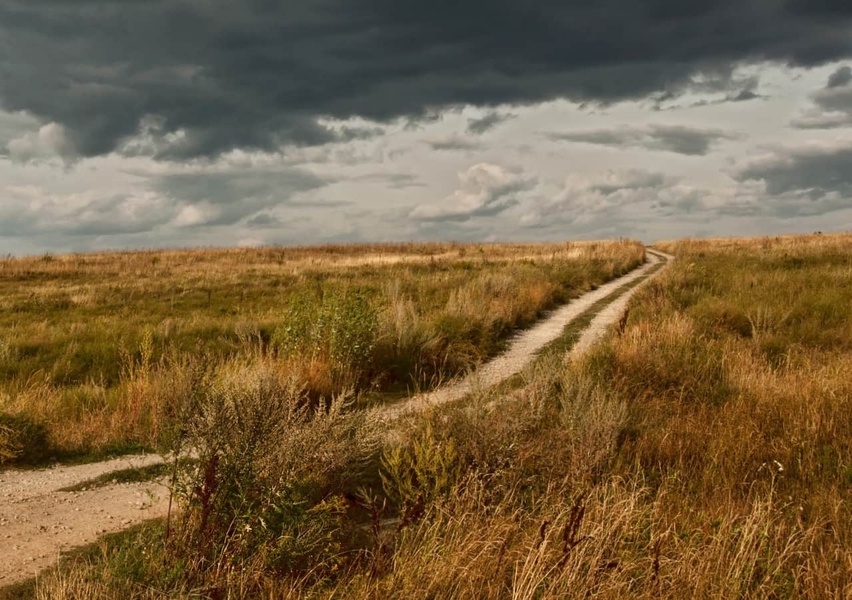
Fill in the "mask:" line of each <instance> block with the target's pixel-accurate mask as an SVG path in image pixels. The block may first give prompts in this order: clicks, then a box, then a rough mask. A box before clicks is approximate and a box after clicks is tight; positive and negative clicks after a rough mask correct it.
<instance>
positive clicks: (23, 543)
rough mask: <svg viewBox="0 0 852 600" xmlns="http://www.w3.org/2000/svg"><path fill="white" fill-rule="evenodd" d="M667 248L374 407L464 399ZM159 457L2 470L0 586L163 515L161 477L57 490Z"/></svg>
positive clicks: (593, 331) (501, 376) (610, 312)
mask: <svg viewBox="0 0 852 600" xmlns="http://www.w3.org/2000/svg"><path fill="white" fill-rule="evenodd" d="M660 257H663V258H667V259H669V260H671V257H670V256H668V255H662V254H659V253H652V252H650V251H649V253H648V259H649V260H648V262H647V263H645V264H644V265H643V266H642V267H640V268H638V269H635V270H633V271H631V272H630V273H628V274H627V275H624V276H623V277H620V278H618V279H616V280H614V281H611V282H609V283H607V284H605V285H602V286H601V287H599V288H598V289H596V290H594V291H591V292H589V293H587V294H584V295H583V296H581V297H579V298H577V299H575V300H573V301H572V302H569V303H568V304H566V305H565V306H563V307H561V308H559V309H557V310H555V311H553V312H552V313H551V314H550V315H549V316H548V317H547V318H546V319H544V320H543V321H541V322H540V323H539V324H538V325H535V326H534V327H532V328H530V329H528V330H526V331H524V332H522V333H521V334H519V335H518V336H517V337H515V338H514V339H513V340H512V341H511V342H510V344H509V348H508V350H507V351H506V352H504V353H503V354H501V355H500V356H498V357H496V358H495V359H494V360H492V361H490V362H488V363H487V364H485V365H483V366H482V367H481V368H480V369H478V370H477V371H476V372H475V373H473V374H471V375H470V376H468V377H465V378H463V379H461V380H460V381H456V382H453V383H451V384H448V385H446V386H444V387H441V388H439V389H438V390H435V391H433V392H429V393H425V394H419V395H417V396H414V397H412V398H411V399H409V400H408V401H407V402H405V403H402V404H400V405H396V406H391V407H386V408H377V409H374V410H375V411H376V413H377V414H376V417H377V418H379V419H381V420H384V421H386V422H390V421H393V420H395V419H397V418H399V417H402V416H405V415H411V414H413V413H415V412H418V411H422V410H424V409H425V408H427V407H429V406H433V405H436V404H441V403H444V402H450V401H453V400H458V399H461V398H463V397H464V396H465V395H467V394H469V393H470V392H471V391H473V390H475V389H477V388H481V387H490V386H493V385H496V384H498V383H500V382H501V381H504V380H505V379H508V378H509V377H511V376H512V375H514V374H516V373H518V372H520V371H521V370H522V369H523V368H524V367H526V366H527V365H528V364H529V363H530V362H531V361H532V360H533V358H534V357H535V354H536V353H537V352H538V351H539V350H541V349H542V348H543V347H544V346H546V345H547V344H549V343H550V342H552V341H554V340H555V339H556V338H558V337H559V336H560V335H561V334H562V332H563V330H564V329H565V326H566V325H568V324H569V323H570V322H571V321H572V320H574V319H576V318H577V317H578V316H579V315H581V314H582V313H583V312H585V311H586V310H588V309H589V308H591V307H592V306H593V305H594V304H595V303H596V302H598V301H600V300H602V299H603V298H605V297H606V296H608V295H609V294H611V293H613V292H614V291H616V290H617V289H618V288H620V287H622V286H624V285H627V284H629V283H631V282H633V281H635V280H636V279H638V278H639V277H641V276H643V275H645V274H646V273H647V272H648V271H649V270H650V269H651V268H652V267H653V266H654V265H655V264H657V263H658V262H660V260H661V258H660ZM636 289H637V288H633V289H632V290H630V291H628V292H627V293H625V294H623V295H622V296H621V297H620V298H619V299H618V300H616V301H615V302H613V303H612V304H610V305H609V306H607V307H606V308H605V309H603V310H602V311H601V312H600V313H599V314H598V315H597V317H596V318H595V319H594V320H593V321H592V323H591V324H590V326H589V327H588V328H587V329H586V330H585V331H584V333H583V334H582V336H581V338H580V340H579V342H578V343H577V345H576V346H575V347H574V349H573V350H572V351H571V353H570V355H571V356H576V355H577V354H579V353H581V352H584V351H585V350H586V349H588V347H589V346H590V345H591V344H593V343H594V342H595V341H597V340H598V339H600V338H601V337H602V336H603V335H604V333H605V332H606V330H607V328H608V327H609V326H610V325H612V324H613V323H615V322H616V321H618V319H619V317H620V316H621V314H623V311H624V308H625V306H626V305H627V302H628V301H629V299H630V297H631V296H632V295H633V293H634V292H635V290H636ZM159 462H162V458H160V457H159V456H156V455H140V456H127V457H122V458H119V459H115V460H109V461H104V462H99V463H92V464H88V465H76V466H57V467H53V468H49V469H42V470H37V471H17V470H10V471H4V472H0V586H4V585H9V584H12V583H16V582H19V581H22V580H25V579H27V578H29V577H32V576H33V575H35V574H37V573H38V572H39V571H41V570H43V569H45V568H47V567H49V566H51V565H52V564H54V563H55V562H56V561H57V560H58V559H59V556H60V553H61V552H62V551H63V550H67V549H69V548H72V547H76V546H83V545H86V544H89V543H91V542H94V541H96V540H97V539H98V538H99V537H100V536H102V535H103V534H105V533H110V532H115V531H120V530H122V529H125V528H127V527H129V526H131V525H133V524H136V523H139V522H141V521H143V520H146V519H150V518H153V517H157V516H162V515H164V514H165V512H166V510H167V506H168V490H167V489H166V488H165V486H164V485H163V484H162V483H160V482H149V483H127V484H113V485H109V486H106V487H100V488H96V489H92V490H88V491H81V492H61V491H59V490H60V489H62V488H65V487H69V486H72V485H75V484H79V483H82V482H85V481H88V480H91V479H93V478H96V477H99V476H101V475H104V474H106V473H112V472H114V471H118V470H122V469H127V468H132V467H137V468H138V467H144V466H147V465H152V464H157V463H159Z"/></svg>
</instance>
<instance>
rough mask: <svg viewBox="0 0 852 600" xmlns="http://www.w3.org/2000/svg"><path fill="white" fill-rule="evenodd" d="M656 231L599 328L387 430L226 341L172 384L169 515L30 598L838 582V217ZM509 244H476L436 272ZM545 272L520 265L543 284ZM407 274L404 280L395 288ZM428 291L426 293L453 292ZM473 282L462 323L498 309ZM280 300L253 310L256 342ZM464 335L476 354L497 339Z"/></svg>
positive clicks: (848, 386) (841, 303)
mask: <svg viewBox="0 0 852 600" xmlns="http://www.w3.org/2000/svg"><path fill="white" fill-rule="evenodd" d="M563 247H564V246H563ZM657 247H658V248H659V249H661V250H663V251H666V252H669V253H671V254H673V255H674V256H675V257H676V260H675V261H674V262H673V263H672V264H671V265H670V266H669V267H668V268H667V269H666V270H665V271H664V272H663V273H661V274H660V275H658V276H656V277H655V278H653V279H652V280H651V281H649V282H648V283H647V284H646V285H645V286H644V287H643V288H642V289H641V290H640V291H639V292H638V294H637V295H636V296H635V297H634V299H633V300H632V302H631V305H630V309H629V313H628V318H627V320H626V322H625V323H623V324H622V327H619V328H615V329H614V330H613V331H612V332H611V333H610V335H609V336H608V337H607V338H606V340H604V342H603V343H601V344H599V345H597V346H596V347H594V348H593V349H592V350H591V351H590V352H589V353H587V354H585V355H584V356H582V357H580V358H579V359H577V360H572V361H566V360H565V359H564V356H563V355H562V354H561V353H560V352H547V353H544V354H542V355H541V356H540V357H539V359H538V360H537V361H536V362H535V363H534V364H533V365H532V367H531V368H529V369H528V370H527V371H526V372H525V373H524V374H523V375H522V376H521V377H518V378H515V379H514V380H513V381H512V382H510V383H509V384H507V385H502V386H498V387H497V388H494V389H490V390H489V389H483V390H480V391H477V392H476V393H474V394H473V395H472V396H471V397H469V398H468V399H467V400H466V401H464V402H462V403H459V404H454V405H448V406H444V407H441V408H438V409H435V410H432V411H430V412H427V413H425V414H423V415H421V416H419V417H417V418H413V419H411V420H410V421H408V422H406V423H404V424H403V425H401V426H400V427H399V428H398V429H397V431H396V435H395V436H392V438H391V439H389V438H388V436H387V435H386V432H383V431H382V430H381V429H380V426H381V424H380V423H376V422H373V421H371V420H370V419H369V418H368V417H367V416H366V415H367V413H365V412H363V411H357V410H351V409H352V406H351V405H347V403H346V401H344V400H343V399H340V397H338V399H337V400H333V401H329V402H320V403H319V408H317V404H316V402H315V400H314V397H313V396H311V394H307V395H306V394H305V392H304V389H305V388H304V386H302V385H300V384H298V382H294V381H295V380H294V379H293V378H292V377H291V376H289V375H288V376H287V377H283V376H282V375H281V373H282V371H281V370H280V367H279V365H280V364H282V362H283V363H286V362H287V361H286V360H285V359H283V358H281V357H280V356H278V355H274V356H273V357H272V358H267V354H266V353H261V352H255V351H253V350H252V351H248V350H241V351H239V352H236V351H231V353H230V354H229V353H228V348H229V347H228V346H227V344H226V343H225V342H224V341H222V344H223V346H222V348H223V351H222V352H223V355H225V356H229V357H230V358H227V359H224V358H223V359H222V362H220V363H217V364H218V367H217V368H216V369H214V370H212V371H210V370H207V369H204V368H200V367H198V366H192V368H189V367H188V368H187V369H186V370H185V375H184V376H183V380H181V381H184V382H187V381H189V382H191V385H188V384H186V383H181V384H180V385H177V386H174V388H175V389H179V390H184V391H186V392H187V393H188V392H190V391H191V392H192V393H191V394H189V397H190V400H189V401H188V402H186V403H185V404H184V405H182V408H181V411H180V419H179V421H180V423H181V430H180V432H179V433H178V434H175V435H172V437H171V438H170V439H171V440H172V443H174V442H175V440H178V441H179V442H180V444H183V445H184V446H185V447H192V448H194V449H195V457H194V460H193V461H191V463H189V464H186V463H184V464H177V463H176V465H175V470H174V473H173V475H172V476H171V484H172V487H173V489H174V491H175V497H176V499H178V501H179V503H180V505H181V506H182V511H181V512H179V513H176V514H175V515H173V517H172V518H170V519H169V520H168V521H167V522H154V523H150V524H148V525H146V526H143V527H141V528H138V529H136V530H133V531H129V532H126V533H124V534H121V535H119V536H115V537H113V538H110V539H107V540H105V541H103V542H102V543H101V544H100V545H99V546H97V547H94V548H92V549H90V550H89V551H87V552H85V553H83V554H81V555H80V556H79V557H78V558H77V559H76V560H71V561H69V562H68V563H66V564H65V565H63V566H62V567H61V568H59V569H57V570H56V571H54V572H53V573H51V574H48V575H47V576H46V577H44V578H42V579H41V580H40V581H39V582H38V584H37V585H34V586H33V587H32V589H31V593H32V595H34V596H35V597H38V598H80V597H86V598H113V597H129V596H132V597H137V598H159V597H183V598H196V597H202V598H226V597H234V598H239V597H259V598H288V597H289V598H296V597H307V598H355V599H360V598H363V599H367V598H554V599H556V598H588V597H595V598H598V597H600V598H671V599H678V598H684V597H697V598H813V599H822V598H838V599H841V598H849V597H852V508H851V507H850V503H851V502H852V377H850V375H849V373H852V235H834V236H828V235H814V236H798V237H777V238H761V239H740V240H738V239H730V240H726V239H722V240H704V241H699V240H682V241H674V242H667V243H661V244H658V245H657ZM497 248H499V247H494V248H493V249H491V250H495V251H496V249H497ZM576 248H583V247H582V246H572V249H576ZM593 248H594V250H593V252H612V251H613V248H619V253H618V254H617V255H610V256H609V257H608V260H610V261H614V263H612V264H611V263H608V262H603V263H596V262H595V261H594V260H592V261H588V260H586V261H585V262H581V264H584V265H585V264H594V265H597V267H596V268H597V269H598V270H599V271H600V272H601V280H603V279H605V278H607V276H611V275H612V274H614V273H615V272H618V271H619V270H625V269H627V268H629V265H630V264H632V263H633V262H635V261H636V260H637V259H638V257H639V255H640V254H641V249H637V247H636V246H632V245H629V244H622V245H620V246H614V247H613V246H595V247H593ZM489 250H490V249H489V248H488V247H486V250H485V252H486V253H487V252H488V251H489ZM420 251H421V250H417V251H416V252H413V254H416V253H417V252H420ZM436 251H437V250H436ZM453 251H454V252H458V249H456V250H451V251H450V252H453ZM589 251H590V252H592V250H589ZM441 252H446V250H443V249H442V250H441ZM507 252H508V251H507ZM530 252H531V251H530V250H529V249H526V250H523V251H521V250H512V251H511V254H515V255H517V254H529V253H530ZM470 253H471V250H470V249H469V248H468V249H466V254H468V255H469V254H470ZM622 255H623V258H619V259H618V260H616V259H615V258H614V257H615V256H619V257H621V256H622ZM576 259H577V257H575V258H573V259H572V260H576ZM411 260H412V261H414V260H416V259H411ZM528 260H530V259H529V258H524V259H522V260H514V261H512V260H509V259H508V256H507V258H506V259H505V260H503V261H502V262H498V260H497V258H491V259H488V260H487V261H486V260H482V261H481V262H480V263H475V267H474V268H476V269H483V271H481V273H482V275H479V273H480V272H479V271H477V274H476V276H474V277H471V276H470V275H467V276H464V275H462V276H460V278H459V279H458V280H455V281H456V283H455V284H454V285H457V286H462V285H474V284H473V282H476V281H479V279H478V278H479V277H483V278H485V277H497V276H498V275H500V276H502V275H503V274H505V273H513V272H515V270H516V269H521V271H519V272H524V271H523V269H524V268H526V265H527V261H528ZM540 260H541V264H551V263H548V262H547V261H545V260H544V259H543V258H542V259H540ZM619 260H620V261H621V262H619ZM569 262H570V261H569ZM451 263H452V264H455V259H453V260H452V261H451ZM533 263H534V264H536V261H535V260H533ZM347 264H348V266H347V268H346V272H347V273H357V272H360V273H363V272H364V271H365V270H367V269H368V268H367V267H365V266H363V265H352V264H349V263H347ZM498 264H499V265H500V266H499V268H498V269H496V270H494V271H488V270H487V269H489V268H494V267H493V265H498ZM509 265H511V266H509ZM425 266H426V265H425V264H423V263H417V264H416V266H415V265H414V264H409V263H403V262H402V261H400V262H397V263H395V264H394V265H393V268H394V269H402V268H405V269H408V268H411V269H421V268H425ZM386 267H388V265H383V266H382V268H386ZM324 268H327V270H326V271H324V272H325V273H329V274H331V273H340V274H339V275H337V276H338V277H341V278H343V277H344V275H343V274H342V273H341V272H339V271H336V270H333V269H331V268H329V267H324ZM378 268H379V267H377V266H370V267H369V269H378ZM530 268H531V267H530ZM584 268H585V269H588V267H584ZM350 269H355V270H353V271H350ZM450 272H452V271H450ZM583 272H584V273H588V272H589V271H583ZM592 272H595V271H592ZM418 273H419V272H418ZM549 273H550V271H549V270H548V269H547V268H541V267H539V271H538V274H537V275H535V276H533V275H529V276H528V277H529V278H528V279H524V277H522V276H518V279H519V280H522V281H527V282H532V281H536V282H550V283H547V284H546V285H547V286H551V285H555V286H556V287H555V288H549V287H548V289H556V290H559V289H560V288H559V285H557V284H554V283H553V282H552V281H551V280H550V279H548V277H550V275H548V274H549ZM542 274H544V275H545V276H544V277H542ZM421 275H422V273H420V274H419V275H418V274H414V275H412V279H410V280H408V279H405V278H403V277H402V276H400V277H399V279H400V281H402V282H407V283H401V284H399V285H400V286H401V287H402V289H403V290H406V291H405V292H404V293H405V296H406V297H408V298H414V297H415V293H414V292H413V291H412V290H413V288H412V287H410V286H413V285H415V282H416V281H419V280H420V279H419V277H421ZM364 276H365V275H363V274H361V275H358V277H364ZM329 277H330V275H329ZM581 280H582V284H579V285H578V286H577V287H576V288H571V289H572V290H579V289H582V288H583V287H588V286H589V285H591V284H592V279H591V276H589V275H587V276H585V277H584V278H581ZM562 281H563V282H564V281H565V280H562ZM540 285H545V284H543V283H542V284H540ZM562 285H564V283H563V284H562ZM406 286H409V287H406ZM381 289H382V288H380V287H379V286H378V284H376V291H375V293H378V292H379V290H381ZM476 289H478V288H476ZM492 289H493V288H492ZM420 293H421V294H422V293H423V292H420ZM441 293H444V294H446V296H443V297H441V298H443V299H441V300H436V301H435V302H434V303H433V304H432V305H431V306H433V307H438V308H437V310H439V311H446V310H447V306H448V305H450V304H451V303H452V302H458V301H451V297H457V296H458V292H455V294H456V295H455V296H454V295H453V294H454V292H452V291H450V290H446V289H444V290H443V291H442V292H441ZM516 293H517V290H516V289H515V288H513V292H512V294H510V295H511V296H514V295H515V294H516ZM552 293H554V294H555V293H556V292H552ZM565 293H566V294H569V293H571V292H565ZM481 294H482V295H480V296H479V297H478V300H476V301H474V302H472V304H471V306H472V308H471V310H470V312H469V313H468V317H467V319H473V318H474V315H481V316H482V317H484V318H487V315H490V314H492V313H493V311H494V310H495V308H496V305H494V304H491V305H487V304H485V303H484V302H485V299H486V298H491V297H494V294H493V292H490V293H485V292H482V293H481ZM436 296H437V292H436ZM384 297H391V298H393V297H395V296H393V295H392V294H387V293H386V294H385V296H384ZM497 297H499V294H497ZM215 298H216V294H215V293H214V294H213V297H212V299H211V302H213V301H214V300H215ZM203 300H204V298H203V297H202V298H201V301H202V302H203ZM556 301H557V299H553V300H552V302H556ZM383 302H384V300H383ZM283 304H284V305H286V306H290V307H297V306H298V304H287V303H283ZM281 305H282V303H280V302H279V303H278V304H276V306H281ZM391 305H392V304H391ZM546 305H547V302H544V303H543V306H546ZM483 306H488V307H489V308H488V309H487V310H483V309H482V307H483ZM257 310H258V311H260V309H257ZM274 310H279V309H274ZM290 310H296V308H291V309H290ZM418 310H419V311H421V312H420V313H419V314H423V315H431V314H433V313H431V312H429V310H430V309H428V308H426V307H423V308H419V309H418ZM432 310H435V309H432ZM152 314H154V313H152ZM205 314H207V313H205ZM280 314H281V313H280V312H276V313H273V314H272V315H269V317H268V320H263V319H258V318H257V317H255V319H256V321H255V323H257V327H258V328H259V329H261V328H265V329H264V330H265V331H267V334H266V337H267V338H268V341H267V342H265V343H266V344H268V345H274V344H273V341H272V340H274V339H275V338H276V334H275V330H274V327H275V325H274V324H275V323H276V322H278V321H276V319H280ZM382 314H385V315H386V314H387V312H385V313H382ZM423 318H424V320H426V321H428V322H429V323H441V322H442V321H441V319H440V318H437V317H425V316H424V317H423ZM526 318H528V319H529V320H532V319H533V318H534V315H533V314H529V315H528V316H527V317H526ZM199 319H200V317H199ZM211 319H212V317H211ZM383 319H384V320H380V321H379V322H380V323H381V325H380V327H382V328H387V327H388V325H387V322H388V321H387V316H385V317H383ZM507 321H509V322H512V323H513V324H517V323H518V322H524V321H523V319H521V320H520V321H512V320H511V319H508V318H507ZM461 322H467V321H466V320H465V319H462V320H460V321H456V323H457V325H456V326H457V327H459V326H460V323H461ZM232 323H233V322H232ZM183 327H186V325H183ZM230 327H233V325H231V326H230ZM137 329H138V327H137ZM270 329H271V330H270ZM491 329H493V328H489V330H491ZM497 330H498V331H499V330H501V329H500V328H497ZM440 331H442V332H443V331H446V330H443V329H441V330H440ZM222 335H223V334H219V336H220V337H221V336H222ZM442 335H446V334H442ZM566 335H567V333H566ZM214 337H216V336H214ZM261 338H263V335H261ZM15 339H17V340H19V341H20V339H21V338H20V337H16V338H15ZM216 339H219V338H218V337H217V338H216ZM453 339H456V338H453ZM489 339H491V340H499V339H502V338H501V337H500V335H497V336H495V337H493V338H489ZM220 341H221V340H220ZM159 343H160V342H157V343H155V344H154V345H155V346H157V344H159ZM466 343H467V346H466V347H467V348H468V350H467V354H466V356H468V357H471V358H472V359H474V360H478V359H479V358H482V357H484V356H487V355H488V354H489V353H491V352H493V351H494V350H495V349H496V348H497V347H498V346H499V344H498V343H497V342H496V341H490V342H489V344H486V345H482V346H476V345H475V344H473V342H472V341H471V339H470V338H466ZM13 346H14V343H13ZM14 347H16V346H14ZM157 347H159V346H157ZM452 347H454V346H452V345H450V344H448V345H445V346H444V347H443V348H444V349H443V350H442V352H446V351H447V349H448V348H452ZM471 347H476V348H477V351H476V352H474V351H473V350H471ZM559 347H560V348H562V346H559ZM235 352H236V354H235ZM240 352H242V353H241V354H240ZM143 354H144V353H143ZM273 354H274V353H273ZM163 356H165V354H163ZM237 356H239V358H237ZM287 356H290V355H287ZM160 360H161V359H159V358H158V359H157V360H154V359H151V362H153V363H156V364H160ZM289 360H293V359H289ZM138 362H139V360H138V357H137V359H136V363H131V364H138ZM297 362H298V361H297ZM439 362H440V361H439ZM143 363H144V361H143ZM442 364H443V363H442ZM468 364H470V363H468ZM169 368H171V367H169ZM299 368H300V369H302V368H303V367H301V366H300V367H299ZM459 368H463V367H461V366H458V367H454V369H455V371H454V372H457V370H458V369H459ZM164 369H165V367H164ZM287 372H288V373H291V371H287ZM296 372H298V373H304V371H296ZM372 372H381V370H375V371H371V373H372ZM164 373H170V374H172V375H173V373H174V372H173V371H169V370H165V371H164ZM164 376H165V375H164ZM170 376H171V375H170ZM29 377H30V378H32V375H30V376H29ZM148 377H150V376H148ZM133 381H135V380H134V379H133V378H132V377H129V376H120V374H119V376H118V377H117V378H116V379H115V383H114V385H115V386H117V387H118V389H125V388H124V387H122V386H130V385H131V383H132V382H133ZM145 381H147V382H148V383H147V385H149V386H153V385H155V384H154V383H150V381H149V380H148V379H146V380H145ZM346 381H347V384H348V385H350V386H351V384H352V382H353V381H355V382H357V381H358V379H357V378H354V379H353V378H350V379H348V380H346ZM380 381H388V380H387V379H381V378H380ZM50 385H51V386H53V387H52V389H57V390H62V389H63V388H62V386H63V385H64V386H70V385H72V383H70V382H67V381H65V382H62V383H60V382H58V381H57V380H54V381H53V382H51V383H50ZM104 385H105V386H106V385H108V384H106V383H105V384H104ZM145 389H148V388H145ZM341 389H342V388H341ZM30 393H31V392H30ZM56 393H59V392H56ZM13 406H15V407H16V410H20V411H21V412H22V413H26V411H25V409H23V408H21V407H22V405H21V404H20V403H19V404H13ZM45 410H46V409H45ZM15 414H17V413H15ZM32 414H33V415H40V414H42V413H40V412H33V413H32ZM44 414H50V413H49V411H46V412H45V413H44ZM48 422H49V420H48Z"/></svg>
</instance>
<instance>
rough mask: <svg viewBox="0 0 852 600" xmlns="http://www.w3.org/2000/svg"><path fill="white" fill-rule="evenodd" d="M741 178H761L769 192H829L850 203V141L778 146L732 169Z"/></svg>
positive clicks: (817, 194) (812, 194)
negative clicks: (796, 146)
mask: <svg viewBox="0 0 852 600" xmlns="http://www.w3.org/2000/svg"><path fill="white" fill-rule="evenodd" d="M733 175H734V178H735V179H737V180H738V181H741V182H746V181H763V182H765V184H766V191H767V193H769V194H770V195H773V196H780V195H784V194H789V193H796V194H800V195H803V196H806V197H810V198H812V199H813V198H822V197H824V196H827V195H833V196H835V197H837V198H839V199H843V200H842V204H844V205H845V206H852V144H850V143H849V142H845V143H843V144H836V145H820V146H806V147H804V148H780V149H777V150H776V151H775V152H773V153H772V154H771V155H769V156H766V157H764V158H761V159H758V160H755V161H753V162H751V163H750V164H747V165H744V166H743V167H741V168H740V169H738V170H736V171H735V172H734V174H733Z"/></svg>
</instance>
